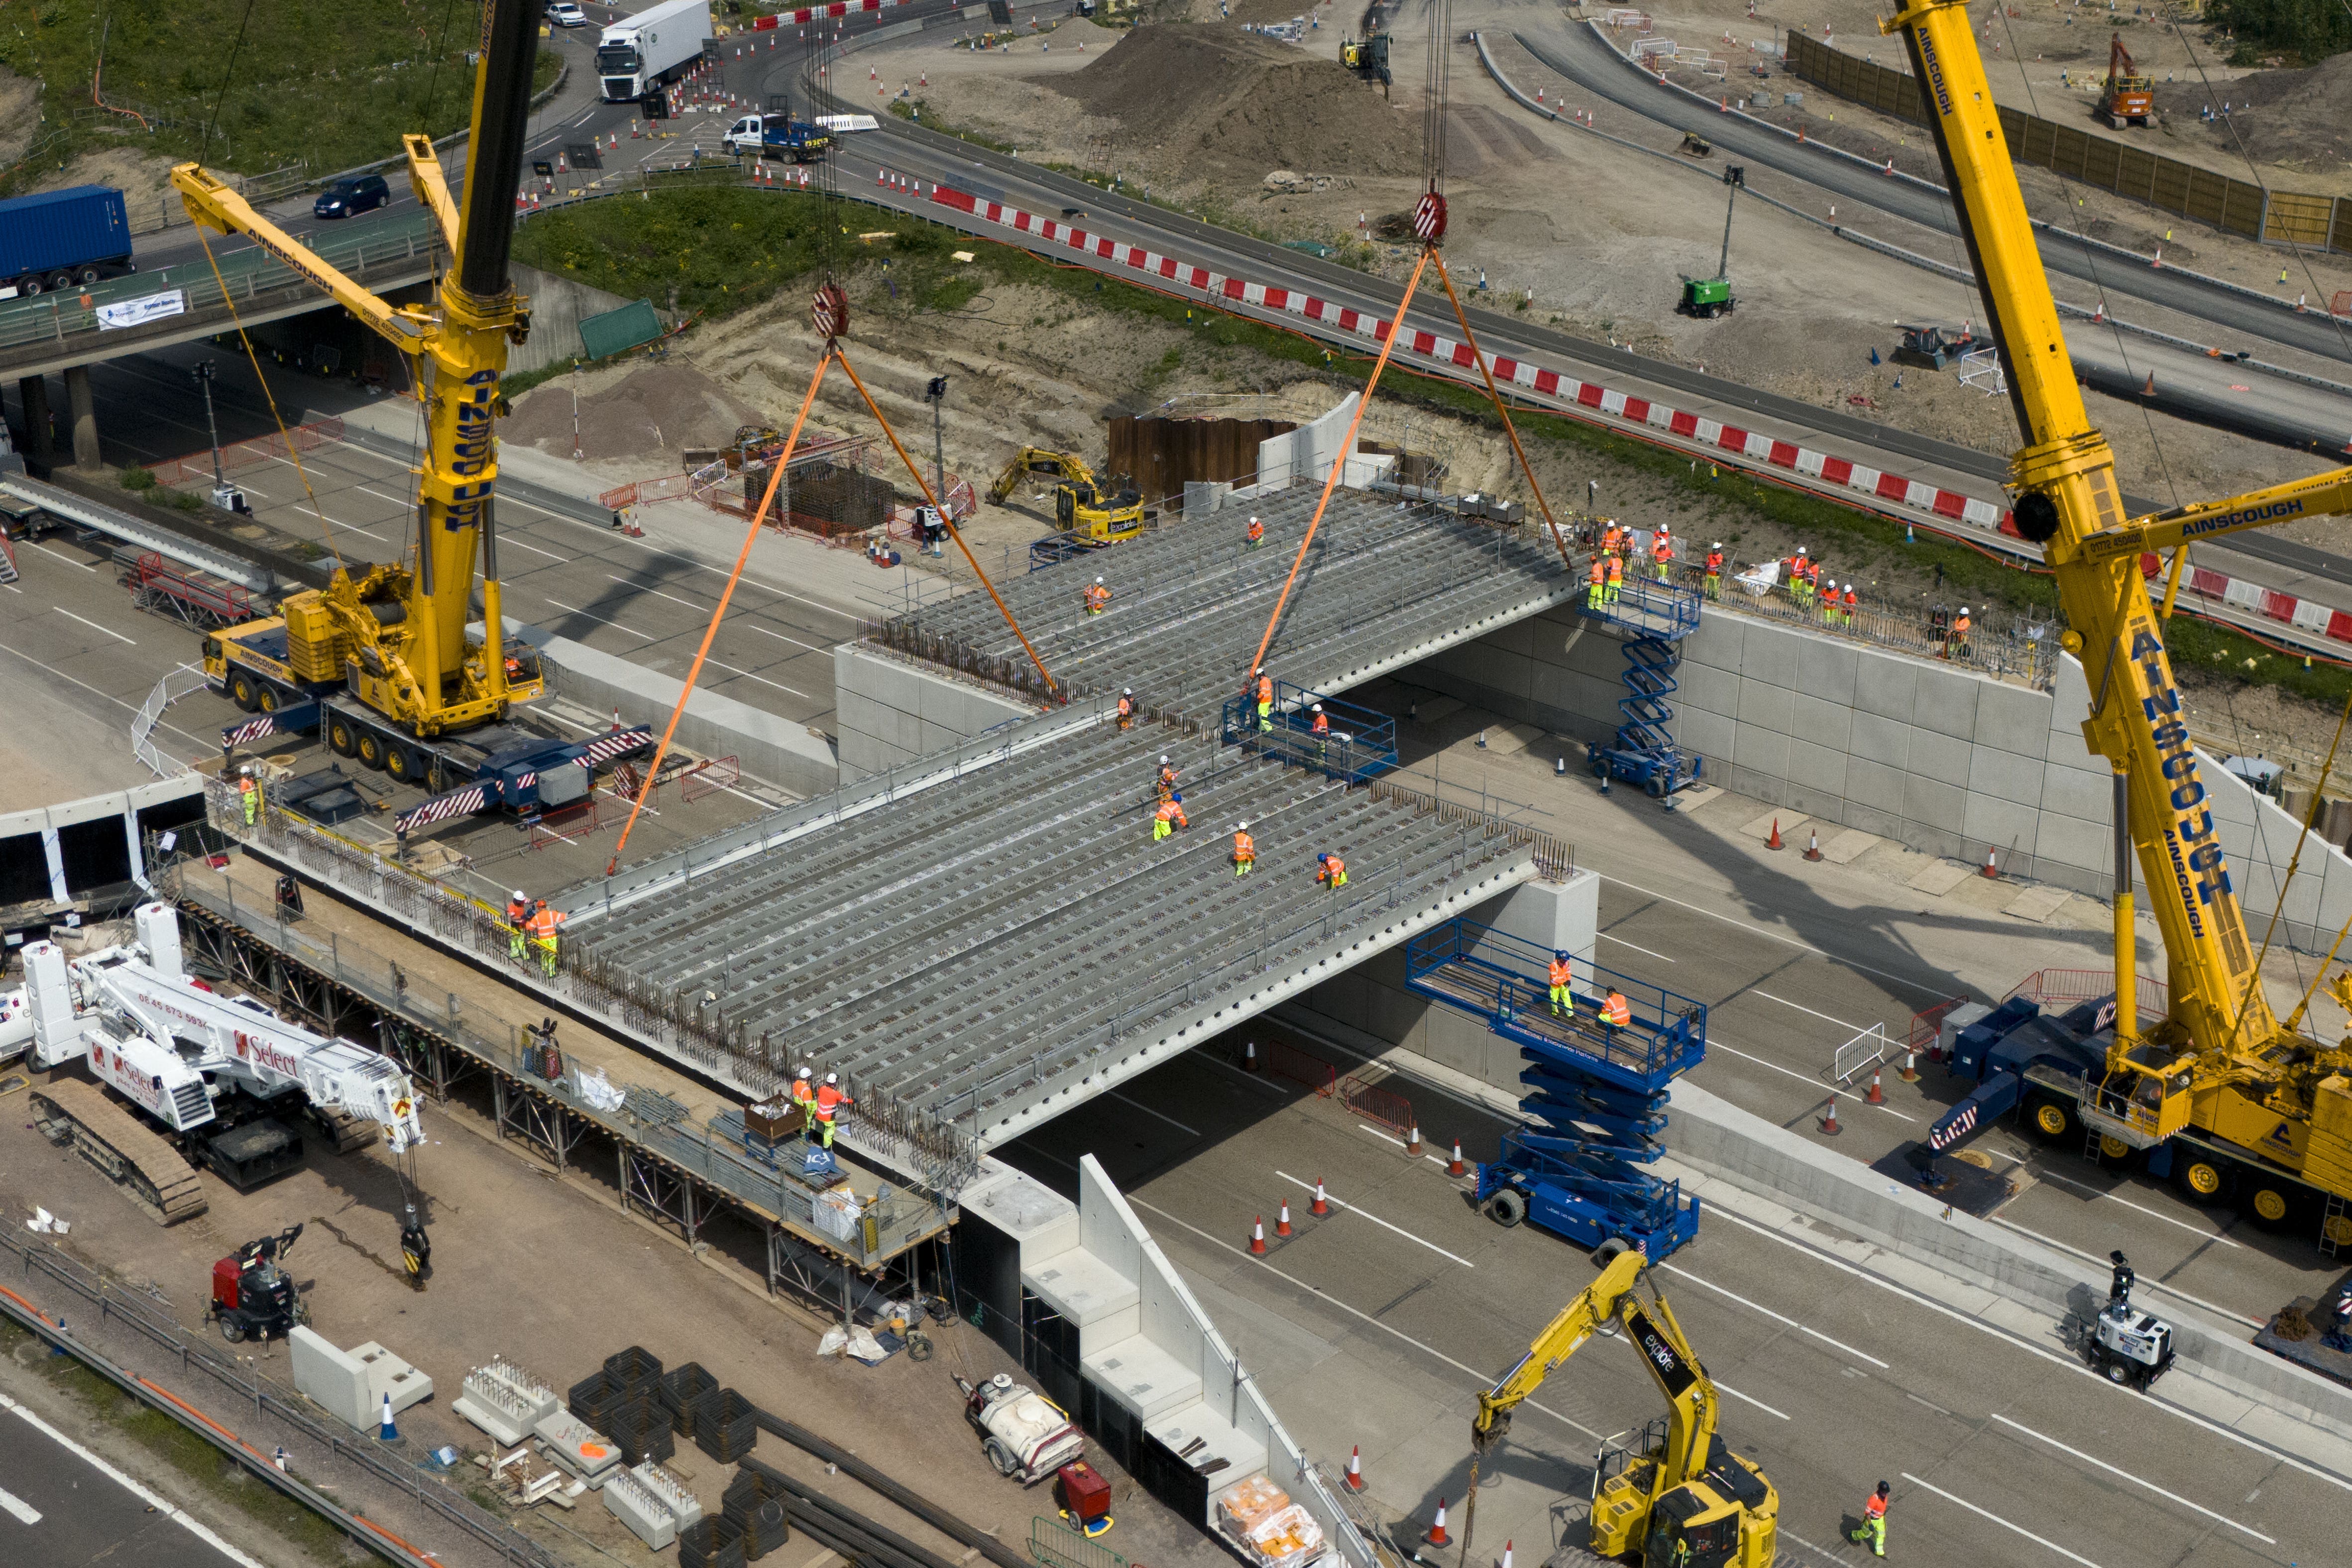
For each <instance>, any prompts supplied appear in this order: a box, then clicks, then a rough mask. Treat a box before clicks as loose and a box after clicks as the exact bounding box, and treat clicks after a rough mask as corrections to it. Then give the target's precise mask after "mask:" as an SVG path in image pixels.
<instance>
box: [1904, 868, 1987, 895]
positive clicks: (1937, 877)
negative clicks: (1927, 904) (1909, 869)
mask: <svg viewBox="0 0 2352 1568" xmlns="http://www.w3.org/2000/svg"><path fill="white" fill-rule="evenodd" d="M1971 874H1972V873H1970V871H1969V868H1967V867H1966V866H1963V865H1961V864H1960V863H1959V862H1958V860H1937V861H1933V862H1931V863H1929V864H1928V865H1926V866H1923V867H1921V868H1919V872H1918V874H1917V875H1916V876H1915V877H1913V878H1912V879H1911V886H1913V887H1914V888H1916V889H1918V890H1919V891H1921V892H1923V893H1925V894H1927V896H1928V897H1929V898H1931V899H1940V898H1942V897H1943V896H1944V895H1945V894H1946V893H1948V892H1950V891H1951V890H1952V889H1954V888H1957V887H1958V886H1959V885H1960V884H1961V883H1962V882H1965V881H1967V880H1968V879H1969V876H1970V875H1971Z"/></svg>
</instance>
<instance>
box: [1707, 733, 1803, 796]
mask: <svg viewBox="0 0 2352 1568" xmlns="http://www.w3.org/2000/svg"><path fill="white" fill-rule="evenodd" d="M1783 739H1784V740H1785V739H1786V737H1783ZM1716 782H1717V784H1721V785H1722V786H1723V787H1724V788H1726V789H1727V790H1729V791H1730V792H1731V793H1732V794H1734V795H1746V796H1748V799H1750V800H1760V801H1762V802H1763V803H1764V804H1765V805H1785V804H1787V802H1788V799H1789V778H1788V775H1787V774H1786V773H1766V772H1765V771H1764V770H1762V769H1761V768H1751V767H1748V766H1746V765H1745V764H1743V763H1727V764H1726V765H1725V767H1724V770H1723V776H1722V777H1721V778H1720V779H1717V781H1716Z"/></svg>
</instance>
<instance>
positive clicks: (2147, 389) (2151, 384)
mask: <svg viewBox="0 0 2352 1568" xmlns="http://www.w3.org/2000/svg"><path fill="white" fill-rule="evenodd" d="M2139 395H2141V396H2142V397H2154V396H2155V395H2156V372H2154V371H2149V372H2148V373H2147V385H2146V386H2143V387H2141V388H2140V389H2139Z"/></svg>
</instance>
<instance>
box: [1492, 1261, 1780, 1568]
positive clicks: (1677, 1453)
mask: <svg viewBox="0 0 2352 1568" xmlns="http://www.w3.org/2000/svg"><path fill="white" fill-rule="evenodd" d="M1592 1258H1593V1261H1594V1262H1596V1263H1599V1264H1600V1265H1601V1277H1600V1278H1599V1279H1595V1280H1594V1281H1593V1282H1592V1283H1591V1284H1590V1285H1588V1286H1586V1287H1585V1288H1584V1289H1583V1290H1582V1291H1581V1292H1580V1294H1579V1295H1578V1296H1577V1297H1576V1299H1575V1300H1571V1301H1570V1302H1569V1303H1568V1305H1566V1306H1565V1307H1562V1308H1561V1309H1560V1310H1559V1315H1558V1316H1557V1317H1555V1318H1553V1319H1552V1321H1550V1322H1549V1324H1547V1325H1546V1326H1545V1328H1544V1330H1543V1331H1542V1332H1541V1333H1538V1335H1536V1337H1535V1339H1534V1340H1533V1341H1531V1342H1529V1343H1528V1352H1527V1354H1525V1355H1523V1356H1521V1357H1520V1358H1519V1359H1518V1361H1517V1362H1516V1363H1513V1365H1512V1367H1511V1369H1510V1370H1509V1371H1508V1372H1507V1373H1504V1374H1503V1375H1502V1377H1501V1378H1500V1379H1499V1380H1498V1381H1497V1382H1496V1384H1495V1386H1494V1387H1493V1388H1491V1389H1489V1390H1487V1391H1486V1393H1484V1394H1480V1395H1479V1396H1478V1414H1477V1415H1475V1416H1474V1417H1472V1418H1471V1423H1470V1442H1471V1447H1472V1448H1473V1450H1474V1451H1475V1454H1476V1455H1477V1456H1479V1457H1480V1458H1484V1457H1485V1456H1486V1454H1487V1453H1488V1452H1489V1451H1490V1450H1492V1449H1493V1448H1494V1447H1496V1446H1497V1445H1498V1444H1500V1443H1501V1442H1502V1440H1503V1438H1504V1437H1505V1436H1507V1434H1508V1433H1509V1431H1510V1429H1511V1415H1512V1412H1514V1411H1516V1410H1517V1408H1518V1407H1519V1405H1521V1404H1522V1403H1523V1402H1524V1401H1526V1400H1527V1399H1528V1397H1529V1396H1530V1395H1532V1394H1534V1393H1535V1391H1536V1390H1537V1389H1538V1388H1540V1387H1542V1386H1543V1382H1544V1379H1546V1378H1547V1377H1549V1376H1550V1375H1551V1374H1552V1373H1554V1372H1557V1371H1558V1370H1559V1367H1560V1366H1561V1364H1562V1363H1565V1362H1566V1361H1567V1360H1568V1358H1569V1357H1570V1356H1572V1355H1574V1354H1575V1353H1576V1352H1578V1351H1579V1350H1581V1349H1582V1348H1583V1347H1584V1345H1585V1343H1586V1342H1588V1341H1590V1340H1591V1338H1592V1336H1593V1335H1595V1334H1606V1335H1611V1336H1614V1335H1615V1334H1617V1333H1618V1332H1620V1331H1622V1332H1623V1333H1624V1335H1625V1336H1626V1338H1627V1340H1628V1341H1629V1342H1631V1343H1632V1344H1633V1348H1634V1349H1635V1350H1636V1351H1637V1352H1640V1354H1641V1357H1642V1365H1643V1369H1644V1370H1645V1371H1647V1372H1648V1373H1649V1374H1650V1377H1651V1379H1652V1380H1653V1381H1654V1382H1655V1383H1656V1384H1657V1385H1658V1391H1659V1392H1660V1393H1661V1394H1664V1395H1665V1396H1666V1419H1665V1422H1664V1434H1663V1436H1660V1435H1659V1434H1658V1433H1657V1431H1656V1428H1655V1427H1654V1426H1653V1428H1652V1430H1651V1436H1652V1437H1653V1438H1655V1439H1656V1440H1655V1441H1650V1440H1646V1439H1645V1441H1644V1442H1643V1446H1642V1447H1641V1448H1640V1449H1639V1450H1638V1451H1628V1452H1626V1453H1625V1454H1624V1455H1623V1458H1624V1460H1625V1462H1624V1464H1623V1465H1622V1468H1617V1469H1616V1470H1615V1471H1614V1473H1611V1470H1610V1465H1609V1462H1608V1459H1609V1457H1608V1456H1605V1455H1604V1456H1603V1462H1602V1463H1601V1465H1600V1466H1599V1467H1597V1468H1596V1471H1595V1475H1594V1483H1595V1484H1594V1489H1593V1495H1592V1518H1591V1539H1590V1541H1589V1542H1587V1549H1588V1550H1589V1552H1590V1553H1591V1556H1590V1557H1589V1558H1587V1559H1584V1560H1585V1561H1591V1562H1596V1563H1597V1562H1598V1561H1599V1560H1600V1559H1602V1558H1609V1559H1613V1560H1618V1561H1622V1562H1633V1563H1641V1564H1643V1568H1772V1562H1773V1558H1774V1555H1775V1553H1776V1552H1777V1550H1778V1537H1779V1531H1780V1494H1779V1493H1778V1492H1777V1491H1775V1490H1774V1489H1773V1487H1772V1483H1771V1482H1770V1481H1769V1480H1767V1479H1764V1472H1763V1471H1762V1470H1761V1469H1759V1468H1758V1467H1757V1466H1756V1465H1755V1464H1754V1463H1753V1462H1752V1461H1750V1460H1748V1459H1745V1458H1740V1457H1739V1456H1738V1455H1737V1454H1734V1453H1733V1452H1732V1451H1731V1449H1730V1447H1728V1446H1727V1444H1726V1443H1725V1442H1724V1440H1723V1435H1722V1433H1721V1431H1720V1430H1719V1429H1718V1428H1719V1426H1720V1421H1721V1413H1722V1409H1723V1401H1722V1398H1721V1396H1720V1395H1719V1394H1717V1392H1716V1386H1715V1380H1714V1379H1713V1378H1711V1377H1709V1376H1707V1374H1706V1368H1705V1367H1704V1366H1701V1365H1700V1364H1699V1360H1698V1357H1697V1355H1696V1353H1695V1352H1693V1351H1692V1350H1691V1345H1690V1341H1689V1340H1688V1339H1686V1338H1685V1337H1684V1334H1683V1329H1682V1325H1681V1324H1680V1323H1679V1322H1676V1321H1675V1314H1674V1309H1673V1308H1671V1307H1669V1306H1667V1305H1666V1299H1665V1297H1664V1295H1662V1294H1660V1293H1659V1291H1658V1289H1657V1287H1656V1286H1655V1285H1654V1284H1652V1285H1651V1287H1650V1300H1649V1302H1648V1303H1647V1304H1646V1305H1645V1304H1644V1303H1643V1301H1642V1300H1641V1299H1640V1297H1638V1296H1636V1295H1635V1294H1634V1287H1635V1286H1636V1285H1638V1284H1641V1283H1643V1279H1644V1277H1645V1276H1646V1275H1647V1274H1648V1273H1649V1268H1650V1260H1649V1259H1648V1258H1645V1257H1643V1255H1642V1253H1641V1252H1639V1251H1637V1250H1635V1249H1634V1248H1632V1247H1627V1246H1626V1245H1625V1244H1624V1243H1623V1242H1622V1241H1611V1242H1604V1243H1603V1244H1602V1245H1601V1248H1600V1250H1598V1251H1596V1252H1595V1253H1593V1255H1592ZM1471 1486H1472V1488H1473V1492H1472V1498H1473V1500H1475V1495H1476V1494H1475V1488H1476V1486H1477V1475H1476V1471H1475V1468H1474V1469H1473V1471H1472V1474H1471ZM1474 1506H1475V1503H1474ZM1464 1535H1465V1541H1464V1552H1465V1556H1466V1555H1467V1552H1468V1541H1467V1536H1468V1530H1467V1528H1466V1526H1465V1531H1464ZM1578 1550H1579V1549H1578V1548H1576V1547H1575V1546H1574V1544H1573V1543H1572V1542H1570V1543H1563V1545H1562V1548H1561V1552H1560V1553H1559V1555H1555V1556H1554V1557H1553V1558H1552V1559H1551V1561H1552V1563H1554V1564H1559V1565H1560V1568H1566V1564H1567V1563H1573V1562H1576V1561H1579V1559H1578V1558H1576V1557H1575V1556H1573V1555H1571V1554H1572V1553H1574V1552H1577V1551H1578Z"/></svg>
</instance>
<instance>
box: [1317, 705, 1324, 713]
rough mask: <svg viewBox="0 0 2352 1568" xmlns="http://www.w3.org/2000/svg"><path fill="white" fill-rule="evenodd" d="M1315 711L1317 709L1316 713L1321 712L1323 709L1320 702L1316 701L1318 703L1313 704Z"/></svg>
mask: <svg viewBox="0 0 2352 1568" xmlns="http://www.w3.org/2000/svg"><path fill="white" fill-rule="evenodd" d="M1315 711H1317V712H1318V713H1320V712H1322V711H1323V704H1321V703H1320V702H1318V703H1317V704H1316V705H1315Z"/></svg>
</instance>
